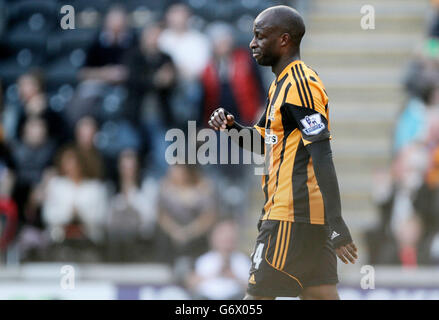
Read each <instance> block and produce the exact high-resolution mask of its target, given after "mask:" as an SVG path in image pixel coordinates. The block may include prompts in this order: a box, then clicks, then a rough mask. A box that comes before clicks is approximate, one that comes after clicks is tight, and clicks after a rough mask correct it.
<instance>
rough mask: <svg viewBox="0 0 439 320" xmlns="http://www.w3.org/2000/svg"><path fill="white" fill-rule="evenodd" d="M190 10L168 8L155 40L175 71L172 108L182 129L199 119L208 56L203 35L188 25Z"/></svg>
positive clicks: (179, 7) (208, 51) (175, 6)
mask: <svg viewBox="0 0 439 320" xmlns="http://www.w3.org/2000/svg"><path fill="white" fill-rule="evenodd" d="M190 18H191V12H190V9H189V8H188V7H187V6H186V5H185V4H182V3H177V4H174V5H172V6H171V7H169V9H168V11H167V12H166V28H165V30H164V31H163V32H162V34H161V35H160V38H159V47H160V49H161V50H163V51H164V52H166V53H167V54H169V55H170V56H171V58H172V60H173V61H174V63H175V65H176V67H177V70H178V75H179V79H178V83H177V88H176V93H175V96H174V99H173V108H174V112H175V115H176V119H177V120H179V123H178V126H179V127H181V128H185V127H186V126H187V121H188V120H200V119H201V110H200V104H201V98H202V91H201V87H200V84H199V77H200V75H201V72H202V71H203V70H204V68H205V67H206V64H207V62H208V59H209V56H210V48H209V41H208V40H207V38H206V36H205V35H204V34H202V33H200V32H199V31H197V30H196V29H194V28H192V27H191V26H190V25H189V20H190Z"/></svg>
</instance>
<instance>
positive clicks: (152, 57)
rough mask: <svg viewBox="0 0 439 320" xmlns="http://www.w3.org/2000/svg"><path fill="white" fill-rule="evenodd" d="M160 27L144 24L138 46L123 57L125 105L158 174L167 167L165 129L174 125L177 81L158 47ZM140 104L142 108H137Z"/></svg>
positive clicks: (166, 57) (171, 64)
mask: <svg viewBox="0 0 439 320" xmlns="http://www.w3.org/2000/svg"><path fill="white" fill-rule="evenodd" d="M160 34H161V28H160V27H159V26H158V25H152V26H149V27H146V28H145V29H144V30H143V32H142V34H141V38H140V46H139V48H137V49H135V50H133V51H132V52H131V53H130V54H129V55H128V56H127V58H126V61H127V66H128V69H129V79H128V87H129V91H130V94H129V103H128V106H129V108H130V109H131V110H135V111H132V112H131V113H132V114H133V115H135V117H136V120H135V121H140V122H141V126H142V131H143V136H144V139H143V140H144V141H145V143H146V144H148V150H147V151H148V157H147V159H148V161H147V163H148V167H150V168H154V169H155V171H156V172H157V175H158V176H162V175H163V174H164V173H165V171H166V162H164V161H163V155H164V153H165V147H166V144H165V134H166V130H167V129H169V128H172V127H174V126H175V121H174V116H173V111H172V108H171V95H172V92H173V88H174V86H175V83H176V76H177V74H176V70H175V66H174V64H173V62H172V59H171V57H170V56H169V55H168V54H166V53H163V52H162V51H161V50H160V49H159V47H158V38H159V36H160ZM140 108H141V110H139V109H140Z"/></svg>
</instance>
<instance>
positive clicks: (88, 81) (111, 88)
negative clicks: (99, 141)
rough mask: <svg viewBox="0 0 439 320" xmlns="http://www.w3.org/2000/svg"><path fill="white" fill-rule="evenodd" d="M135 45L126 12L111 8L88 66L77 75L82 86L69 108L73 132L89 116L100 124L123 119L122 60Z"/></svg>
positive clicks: (123, 76) (89, 50) (89, 51)
mask: <svg viewBox="0 0 439 320" xmlns="http://www.w3.org/2000/svg"><path fill="white" fill-rule="evenodd" d="M134 44H135V38H134V35H133V33H132V31H131V30H130V29H129V27H128V17H127V13H126V11H125V9H124V8H123V7H121V6H119V5H117V6H113V7H111V8H110V9H109V11H108V13H107V15H106V17H105V21H104V25H103V28H102V30H101V31H100V32H99V34H98V36H97V37H96V39H95V40H94V42H93V43H92V45H91V46H90V47H89V48H88V51H87V53H86V61H85V66H84V67H83V68H82V69H81V70H80V71H79V74H78V78H79V80H80V83H79V84H78V86H77V89H76V92H75V94H74V96H73V99H72V100H71V101H70V102H69V103H68V105H67V107H66V119H67V121H68V123H69V126H70V129H72V128H73V127H74V125H75V123H76V122H77V121H78V120H79V119H80V118H82V117H83V116H86V115H91V116H93V117H95V118H96V119H98V120H99V121H100V122H103V121H105V120H108V118H115V117H116V118H117V117H120V116H123V115H124V114H123V112H124V110H123V108H122V104H123V101H124V99H125V98H124V97H125V95H126V93H125V91H124V89H123V88H122V87H121V86H120V85H121V84H123V83H124V82H125V81H126V79H127V75H128V72H127V69H126V67H125V66H124V65H123V56H124V55H125V54H126V52H127V51H129V50H130V49H131V48H132V47H133V46H134Z"/></svg>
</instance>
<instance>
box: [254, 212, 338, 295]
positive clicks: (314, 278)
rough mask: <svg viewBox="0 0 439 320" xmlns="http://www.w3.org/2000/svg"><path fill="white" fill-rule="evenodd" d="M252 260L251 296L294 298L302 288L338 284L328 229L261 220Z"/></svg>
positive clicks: (319, 226) (335, 260)
mask: <svg viewBox="0 0 439 320" xmlns="http://www.w3.org/2000/svg"><path fill="white" fill-rule="evenodd" d="M251 259H252V265H251V268H250V277H249V281H248V288H247V292H248V293H249V294H251V295H253V296H261V297H297V296H299V295H300V293H301V291H302V289H303V288H306V287H309V286H317V285H323V284H336V283H338V277H337V258H336V255H335V252H334V249H333V247H332V244H331V242H330V240H329V229H328V227H327V226H323V225H314V224H308V223H297V222H296V223H293V222H288V221H278V220H264V221H262V224H261V226H260V229H259V235H258V237H257V239H256V246H255V249H254V251H253V253H252V255H251Z"/></svg>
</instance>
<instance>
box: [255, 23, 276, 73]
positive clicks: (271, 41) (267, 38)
mask: <svg viewBox="0 0 439 320" xmlns="http://www.w3.org/2000/svg"><path fill="white" fill-rule="evenodd" d="M273 31H274V30H272V28H269V27H265V26H264V24H263V22H261V21H260V20H259V21H258V19H256V20H255V23H254V26H253V39H252V41H251V42H250V49H251V50H252V53H253V57H254V58H255V59H256V61H257V62H258V64H260V65H261V66H273V65H274V64H275V63H276V62H277V60H278V59H279V58H278V57H279V55H278V54H277V49H278V44H277V40H278V36H277V34H276V32H273Z"/></svg>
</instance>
